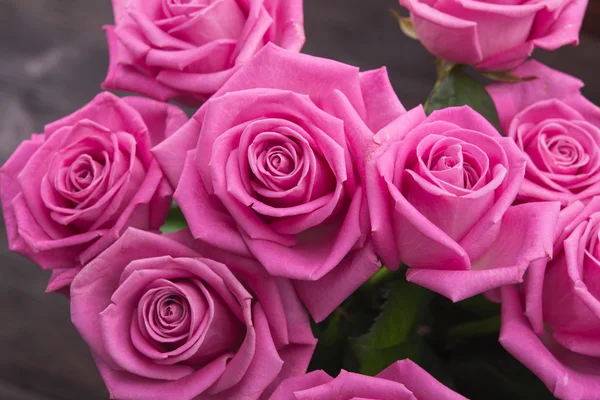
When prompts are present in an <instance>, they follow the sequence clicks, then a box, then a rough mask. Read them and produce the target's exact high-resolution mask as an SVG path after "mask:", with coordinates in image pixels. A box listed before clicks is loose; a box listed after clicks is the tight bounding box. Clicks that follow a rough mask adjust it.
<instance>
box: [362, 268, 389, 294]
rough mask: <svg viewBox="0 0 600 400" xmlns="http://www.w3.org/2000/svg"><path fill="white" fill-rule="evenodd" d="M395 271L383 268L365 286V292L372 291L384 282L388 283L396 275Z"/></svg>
mask: <svg viewBox="0 0 600 400" xmlns="http://www.w3.org/2000/svg"><path fill="white" fill-rule="evenodd" d="M394 273H395V272H394V271H392V270H389V269H387V268H386V267H385V266H383V267H381V268H380V269H379V271H377V272H376V273H375V275H373V276H372V277H371V278H370V279H369V280H368V281H367V282H365V284H364V285H363V286H362V288H363V289H365V290H371V289H374V288H376V287H377V286H379V285H380V284H381V283H382V282H385V281H387V280H388V279H389V278H391V277H392V276H393V275H394Z"/></svg>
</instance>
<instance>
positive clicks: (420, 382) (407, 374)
mask: <svg viewBox="0 0 600 400" xmlns="http://www.w3.org/2000/svg"><path fill="white" fill-rule="evenodd" d="M377 377H378V378H383V379H387V380H390V381H394V382H400V383H402V384H403V385H404V386H406V388H407V389H408V390H410V391H411V392H412V393H413V395H414V396H415V397H416V398H417V399H419V400H437V399H440V400H466V398H465V397H463V396H461V395H460V394H458V393H456V392H454V391H452V390H450V389H448V388H447V387H446V386H444V385H442V384H441V383H440V382H438V381H437V380H436V379H435V378H434V377H432V376H431V375H429V374H428V373H427V371H425V370H424V369H422V368H421V367H419V366H418V365H417V364H415V363H414V362H412V361H411V360H408V359H406V360H401V361H396V362H395V363H393V364H392V365H390V366H389V367H387V368H386V369H384V370H383V371H381V372H380V373H379V374H378V375H377Z"/></svg>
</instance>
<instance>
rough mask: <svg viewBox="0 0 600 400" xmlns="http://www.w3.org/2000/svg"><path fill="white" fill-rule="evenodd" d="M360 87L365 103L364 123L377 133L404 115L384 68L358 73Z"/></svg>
mask: <svg viewBox="0 0 600 400" xmlns="http://www.w3.org/2000/svg"><path fill="white" fill-rule="evenodd" d="M360 87H361V91H362V95H363V99H364V102H365V108H366V115H367V118H366V120H365V123H366V124H367V126H368V127H369V129H371V131H372V132H377V131H379V130H380V129H381V128H383V127H384V126H386V125H387V124H389V123H390V122H392V121H393V120H394V119H396V118H398V117H399V116H401V115H402V114H404V113H406V109H405V108H404V106H402V103H400V100H399V99H398V96H396V93H395V92H394V89H393V88H392V84H391V83H390V78H389V76H388V73H387V69H386V68H385V67H383V68H380V69H376V70H372V71H366V72H361V73H360Z"/></svg>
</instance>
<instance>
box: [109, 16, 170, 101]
mask: <svg viewBox="0 0 600 400" xmlns="http://www.w3.org/2000/svg"><path fill="white" fill-rule="evenodd" d="M104 29H105V31H106V39H107V41H108V52H109V57H110V61H109V66H108V72H107V75H106V78H104V82H102V87H103V88H104V89H114V90H126V91H130V92H136V93H140V94H143V95H146V96H149V97H152V98H155V99H158V100H162V101H167V100H168V99H170V98H173V97H176V96H177V95H178V94H179V92H178V91H177V90H175V89H172V88H170V87H169V86H166V85H163V84H162V83H160V82H158V81H157V80H156V79H155V78H154V77H153V76H152V75H151V73H150V71H149V70H147V71H146V72H143V71H140V69H139V68H136V67H135V66H133V65H130V64H128V63H125V62H123V61H121V60H122V59H124V58H125V59H128V58H131V56H130V55H124V54H123V52H127V49H126V48H125V47H124V46H122V45H121V43H120V42H119V39H117V37H116V35H115V34H114V27H112V26H107V27H105V28H104Z"/></svg>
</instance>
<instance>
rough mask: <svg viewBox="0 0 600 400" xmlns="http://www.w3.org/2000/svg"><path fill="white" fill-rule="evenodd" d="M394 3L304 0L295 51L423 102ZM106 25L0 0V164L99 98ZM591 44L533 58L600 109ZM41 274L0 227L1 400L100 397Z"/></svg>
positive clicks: (50, 1)
mask: <svg viewBox="0 0 600 400" xmlns="http://www.w3.org/2000/svg"><path fill="white" fill-rule="evenodd" d="M397 4H398V3H397V1H396V0H305V18H306V36H307V44H306V46H305V48H304V52H306V53H309V54H313V55H318V56H324V57H328V58H333V59H336V60H339V61H342V62H346V63H349V64H354V65H358V66H360V67H361V68H363V69H372V68H379V67H380V66H382V65H385V66H387V68H388V71H389V74H390V77H391V80H392V83H393V85H394V87H395V89H396V92H397V93H398V95H399V96H400V99H401V100H402V102H403V103H404V105H405V106H406V107H407V108H409V107H413V106H415V105H417V104H419V103H422V102H423V101H424V100H425V99H426V98H427V95H428V93H429V90H430V89H431V87H432V85H433V83H434V81H435V69H434V65H433V57H432V56H430V55H429V54H428V53H427V52H426V51H425V50H424V49H423V48H421V46H420V45H419V44H418V43H417V42H415V41H412V40H410V39H408V38H406V37H404V35H403V34H402V33H401V32H400V30H399V29H398V25H397V23H396V21H395V20H394V18H393V17H391V15H390V13H389V11H388V9H389V8H390V7H395V8H399V7H398V6H397ZM111 22H112V11H111V1H110V0H0V163H2V164H3V163H4V162H5V161H6V160H7V159H8V157H9V156H10V154H11V153H12V152H13V151H14V149H15V148H16V147H17V146H18V145H19V143H20V142H21V141H22V140H23V139H26V138H27V137H29V135H30V134H31V133H32V132H41V131H42V129H43V126H44V124H46V123H48V122H51V121H53V120H55V119H57V118H60V117H62V116H64V115H66V114H68V113H71V112H73V111H74V110H76V109H77V108H79V107H81V106H82V105H84V104H85V103H87V102H88V101H89V100H91V99H92V98H93V97H94V95H96V94H97V93H98V91H100V82H102V80H103V78H104V76H105V72H106V67H107V63H108V55H107V49H106V44H105V39H104V34H103V31H102V29H101V27H102V25H105V24H110V23H111ZM588 22H590V26H592V27H593V26H597V23H598V22H599V21H598V20H594V21H588ZM599 44H600V41H599V40H598V39H596V38H595V37H594V36H591V35H587V34H584V35H582V38H581V45H580V46H579V48H574V47H567V48H563V49H560V50H559V51H556V52H554V53H537V54H536V57H537V58H538V59H540V60H542V61H543V62H546V63H547V64H549V65H550V66H552V67H554V68H558V69H561V70H563V71H565V72H567V73H570V74H572V75H575V76H577V77H579V78H581V79H583V80H584V81H585V82H586V83H587V86H586V87H585V89H584V93H585V95H586V96H587V97H588V98H589V99H590V100H591V101H593V102H594V103H596V104H600V79H598V78H597V74H598V71H600V51H599V50H600V47H599ZM3 225H4V222H3V220H1V219H0V226H3ZM47 278H48V273H46V272H43V271H41V270H40V269H38V268H37V267H36V266H35V265H33V264H32V263H30V262H28V261H27V260H25V259H23V258H22V257H20V256H19V255H16V254H11V253H10V252H9V251H8V249H7V243H6V235H5V232H4V229H3V228H1V227H0V400H4V399H6V400H50V399H52V400H54V399H61V400H62V399H64V400H96V399H98V400H100V399H107V398H108V394H107V392H106V390H105V388H104V385H103V383H102V381H101V379H100V377H99V375H98V373H97V372H96V369H95V366H94V363H93V361H92V359H91V356H90V354H89V351H88V349H87V347H86V346H85V344H84V343H83V342H82V341H81V339H80V338H79V336H78V334H77V332H76V330H75V328H74V327H73V326H72V325H71V323H70V319H69V309H68V301H67V300H66V299H65V298H63V297H61V296H59V295H46V294H44V289H45V285H46V281H47Z"/></svg>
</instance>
